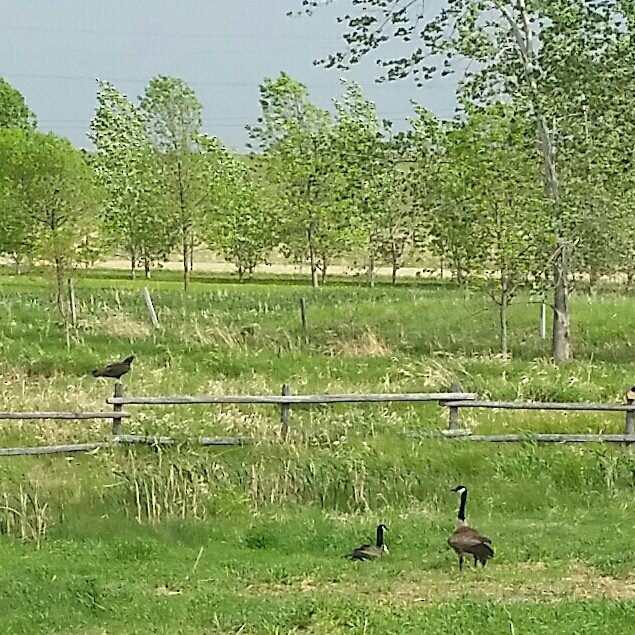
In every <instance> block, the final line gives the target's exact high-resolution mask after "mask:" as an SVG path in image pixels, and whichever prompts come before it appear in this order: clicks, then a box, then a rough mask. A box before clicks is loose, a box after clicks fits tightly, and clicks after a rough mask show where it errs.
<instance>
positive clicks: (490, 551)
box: [481, 543, 494, 558]
mask: <svg viewBox="0 0 635 635" xmlns="http://www.w3.org/2000/svg"><path fill="white" fill-rule="evenodd" d="M481 547H483V551H484V554H483V555H484V556H485V557H486V558H493V557H494V550H493V549H492V548H491V547H490V546H489V545H488V544H486V543H482V544H481Z"/></svg>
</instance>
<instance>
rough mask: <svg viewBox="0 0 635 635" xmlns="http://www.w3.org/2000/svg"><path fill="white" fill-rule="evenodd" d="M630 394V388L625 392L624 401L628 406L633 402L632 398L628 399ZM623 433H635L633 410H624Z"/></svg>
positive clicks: (634, 413)
mask: <svg viewBox="0 0 635 635" xmlns="http://www.w3.org/2000/svg"><path fill="white" fill-rule="evenodd" d="M631 394H632V389H631V390H629V391H628V393H626V395H627V396H626V403H627V404H628V405H629V406H630V405H632V404H633V400H632V399H629V396H630V395H631ZM624 434H629V435H630V434H635V412H633V411H632V410H628V411H627V412H626V425H625V426H624Z"/></svg>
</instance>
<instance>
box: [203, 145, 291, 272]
mask: <svg viewBox="0 0 635 635" xmlns="http://www.w3.org/2000/svg"><path fill="white" fill-rule="evenodd" d="M225 173H226V177H225V178H224V179H223V182H224V187H223V186H221V187H218V188H215V193H214V198H215V200H216V212H215V214H214V216H213V219H212V224H211V226H210V234H211V235H210V237H209V239H208V243H209V245H210V246H211V247H212V248H214V249H217V250H218V251H220V253H221V254H222V255H223V257H224V258H225V259H226V260H228V261H229V262H231V263H233V264H234V265H236V269H237V270H238V277H239V279H240V281H241V282H242V280H243V278H244V276H245V274H248V275H249V276H251V275H252V274H253V272H254V269H255V268H256V266H257V265H258V264H260V263H263V262H266V260H267V256H268V255H269V254H270V253H271V251H272V250H273V248H274V247H275V246H276V244H277V243H278V240H279V219H278V218H276V214H275V201H273V200H271V197H268V196H266V195H265V190H264V186H263V185H262V184H261V183H259V182H258V181H257V179H256V177H255V174H254V171H253V170H250V169H249V167H248V166H247V165H246V164H245V163H244V162H243V161H241V160H239V159H237V158H236V157H233V156H231V155H230V154H229V153H227V156H226V161H225Z"/></svg>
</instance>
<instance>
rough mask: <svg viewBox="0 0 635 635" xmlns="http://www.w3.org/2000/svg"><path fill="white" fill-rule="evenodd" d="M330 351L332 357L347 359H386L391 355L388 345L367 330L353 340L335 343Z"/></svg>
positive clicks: (373, 332)
mask: <svg viewBox="0 0 635 635" xmlns="http://www.w3.org/2000/svg"><path fill="white" fill-rule="evenodd" d="M328 350H329V353H330V354H331V355H343V356H345V357H386V356H387V355H390V354H391V349H390V347H389V346H388V344H386V342H385V341H384V339H383V338H382V337H381V336H380V335H378V334H377V333H375V331H373V330H371V329H367V330H365V331H363V332H362V333H361V334H360V335H357V336H355V337H353V338H351V339H346V340H340V341H337V342H333V343H332V344H330V346H329V347H328Z"/></svg>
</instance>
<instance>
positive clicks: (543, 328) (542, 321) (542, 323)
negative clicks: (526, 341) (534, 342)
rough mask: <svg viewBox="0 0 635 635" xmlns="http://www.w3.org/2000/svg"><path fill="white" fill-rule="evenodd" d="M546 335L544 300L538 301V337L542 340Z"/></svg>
mask: <svg viewBox="0 0 635 635" xmlns="http://www.w3.org/2000/svg"><path fill="white" fill-rule="evenodd" d="M546 337H547V305H546V304H545V303H544V302H541V303H540V339H541V340H544V339H545V338H546Z"/></svg>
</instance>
